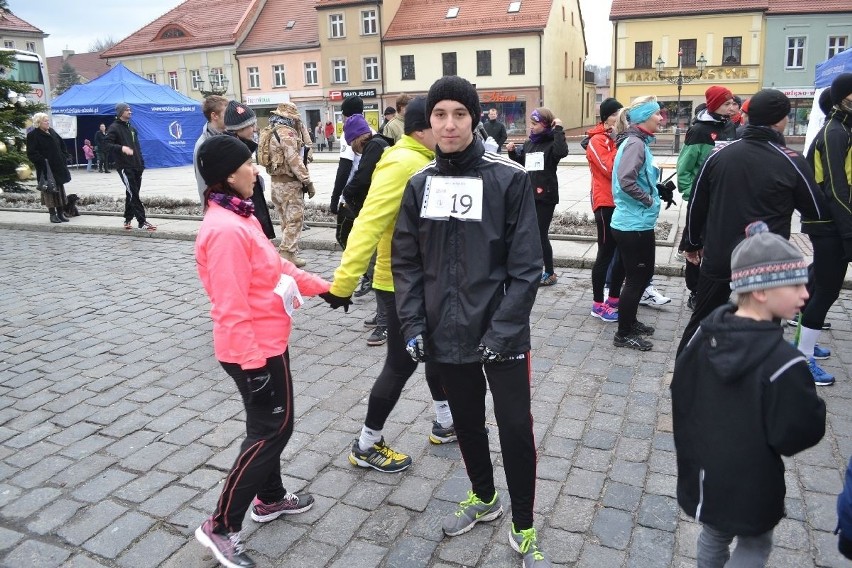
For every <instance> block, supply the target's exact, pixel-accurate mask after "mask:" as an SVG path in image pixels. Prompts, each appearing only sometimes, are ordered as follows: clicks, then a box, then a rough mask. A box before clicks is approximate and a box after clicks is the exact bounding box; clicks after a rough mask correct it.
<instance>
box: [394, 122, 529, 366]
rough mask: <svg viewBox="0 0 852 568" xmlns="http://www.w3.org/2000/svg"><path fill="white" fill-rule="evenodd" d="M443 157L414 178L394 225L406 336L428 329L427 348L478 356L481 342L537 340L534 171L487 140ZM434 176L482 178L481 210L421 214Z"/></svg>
mask: <svg viewBox="0 0 852 568" xmlns="http://www.w3.org/2000/svg"><path fill="white" fill-rule="evenodd" d="M435 154H436V158H435V161H434V162H430V163H429V164H428V165H427V166H426V167H425V168H423V169H422V170H420V171H419V172H418V173H416V174H415V175H414V176H412V178H411V179H410V180H409V182H408V184H407V185H406V187H405V192H404V194H403V197H402V204H401V207H400V212H399V218H398V219H397V222H396V228H395V230H394V235H393V247H392V256H391V263H392V271H393V282H394V290H395V292H396V307H397V313H398V314H399V320H400V322H401V324H402V332H403V338H404V339H406V340H408V339H410V338H412V337H416V336H417V335H422V336H423V339H424V342H425V347H426V352H427V355H428V356H429V357H430V358H431V360H433V361H437V362H440V363H450V364H465V363H476V362H478V361H479V357H480V354H479V353H478V352H477V347H478V346H479V344H480V343H481V344H483V345H486V346H487V347H489V348H491V349H492V350H493V351H496V352H498V353H503V354H520V353H526V352H527V351H529V350H530V311H531V310H532V306H533V304H534V303H535V296H536V292H537V291H538V283H539V280H540V278H541V266H542V254H541V240H540V239H539V234H538V222H537V219H536V212H535V204H534V202H533V197H532V191H531V189H530V182H529V176H527V172H526V171H524V169H523V168H521V167H519V166H518V165H517V164H515V163H514V162H512V161H511V160H509V159H508V158H504V157H502V156H498V155H497V154H492V153H490V152H489V153H486V152H485V149H484V147H483V145H482V141H481V140H479V138H478V137H476V136H474V139H473V143H472V144H470V145H469V146H468V147H467V148H465V149H464V150H462V151H461V152H457V153H454V154H444V153H442V152H441V150H440V148H438V149H436V151H435ZM433 176H452V177H460V176H465V177H474V178H480V179H481V180H482V191H483V196H482V197H483V199H482V201H483V203H482V220H481V221H479V222H476V221H461V220H459V219H456V218H452V217H451V218H449V219H448V220H433V219H426V218H422V217H421V216H420V211H421V206H422V204H423V196H424V192H425V188H426V184H427V182H428V181H429V179H430V178H431V177H433Z"/></svg>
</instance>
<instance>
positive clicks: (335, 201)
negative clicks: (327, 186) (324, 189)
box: [328, 197, 340, 215]
mask: <svg viewBox="0 0 852 568" xmlns="http://www.w3.org/2000/svg"><path fill="white" fill-rule="evenodd" d="M339 202H340V200H339V199H335V198H333V197H332V198H331V203H329V205H328V210H329V211H331V212H332V213H334V214H335V215H337V204H338V203H339Z"/></svg>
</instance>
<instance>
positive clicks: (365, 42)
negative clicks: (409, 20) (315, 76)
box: [317, 4, 386, 93]
mask: <svg viewBox="0 0 852 568" xmlns="http://www.w3.org/2000/svg"><path fill="white" fill-rule="evenodd" d="M365 10H376V12H377V17H378V13H379V10H380V7H377V6H376V5H375V4H366V5H361V6H349V7H340V8H335V9H323V10H317V18H318V19H317V25H318V30H319V38H320V51H321V58H322V61H321V65H320V68H321V70H322V74H321V75H320V77H321V79H320V82H321V84H322V85H324V86H325V88H327V89H332V90H335V89H337V90H339V89H351V88H365V89H376V91H377V92H379V93H380V92H381V86H382V81H381V74H382V46H381V41H380V34H379V33H376V34H371V35H362V33H361V31H362V29H361V12H363V11H365ZM332 14H343V23H344V26H345V30H346V36H345V37H342V38H332V37H331V24H330V22H329V16H331V15H332ZM377 24H378V25H377V28H378V30H379V31H381V26H383V25H386V23H385V22H384V21H382V19H381V18H379V20H377ZM364 57H376V58H378V61H379V79H378V80H377V81H365V80H364V65H363V58H364ZM333 59H344V60H346V71H347V75H348V81H347V82H346V83H334V82H332V77H333V67H332V64H331V61H332V60H333Z"/></svg>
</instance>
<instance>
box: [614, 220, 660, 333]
mask: <svg viewBox="0 0 852 568" xmlns="http://www.w3.org/2000/svg"><path fill="white" fill-rule="evenodd" d="M612 235H613V236H614V237H615V242H616V243H618V251H619V254H620V255H621V263H622V264H623V265H624V278H625V284H624V289H623V290H622V291H621V297H620V298H619V302H618V334H619V335H628V334H630V330H631V328H632V327H633V323H634V322H635V321H636V312H638V311H639V300H641V299H642V292H644V291H645V287H646V286H647V285H648V281H649V280H650V279H651V276H653V275H654V259H655V255H656V245H655V244H654V230H653V229H651V230H648V231H619V230H618V229H612Z"/></svg>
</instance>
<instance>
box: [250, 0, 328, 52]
mask: <svg viewBox="0 0 852 568" xmlns="http://www.w3.org/2000/svg"><path fill="white" fill-rule="evenodd" d="M291 21H292V22H293V27H292V28H291V29H287V24H288V22H291ZM318 46H319V33H318V31H317V13H316V11H315V10H314V0H299V1H298V2H283V1H280V0H279V1H276V0H270V1H268V2H267V3H266V5H265V6H264V7H263V9H262V10H261V12H260V15H259V16H258V18H257V21H256V22H255V24H254V26H252V28H251V31H250V32H249V34H248V36H246V38H245V40H243V42H242V43H241V44H240V46H239V47H238V48H237V53H253V52H257V51H267V50H285V49H299V48H305V47H318Z"/></svg>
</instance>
